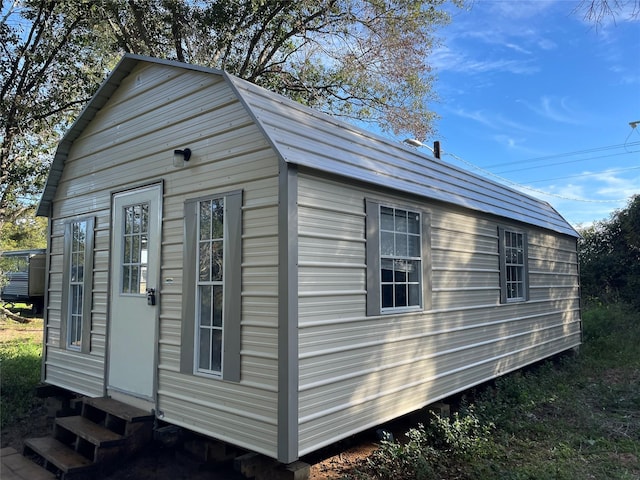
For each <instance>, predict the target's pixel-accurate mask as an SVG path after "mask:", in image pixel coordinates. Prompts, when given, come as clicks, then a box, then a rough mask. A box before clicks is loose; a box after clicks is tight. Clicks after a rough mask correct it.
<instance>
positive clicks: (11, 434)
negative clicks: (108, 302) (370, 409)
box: [0, 319, 376, 480]
mask: <svg viewBox="0 0 640 480" xmlns="http://www.w3.org/2000/svg"><path fill="white" fill-rule="evenodd" d="M16 338H20V339H24V340H25V341H26V340H27V339H30V340H32V341H37V342H39V341H41V338H42V321H41V320H40V321H38V320H37V319H35V320H34V321H33V322H31V323H28V324H17V323H15V322H11V321H9V322H7V321H0V342H5V341H7V340H12V339H16ZM48 410H49V409H47V407H46V404H45V401H44V400H41V399H34V405H33V408H32V409H31V412H30V414H29V415H26V416H24V417H22V418H20V419H17V420H16V421H15V422H13V423H11V424H10V425H9V426H8V427H6V428H3V429H2V431H0V447H2V448H4V447H9V446H10V447H13V448H15V449H16V450H17V451H18V452H21V451H22V447H23V443H24V440H25V439H27V438H34V437H43V436H47V435H49V434H50V433H51V431H52V426H53V417H52V416H50V415H49V414H48ZM375 441H376V437H375V432H374V431H368V432H364V433H362V434H361V435H358V436H355V437H353V438H350V439H348V440H346V441H342V442H338V443H336V444H335V445H333V446H331V447H328V448H326V449H324V450H322V451H320V452H317V453H315V454H313V455H310V456H308V457H306V458H303V459H301V460H302V461H305V462H307V463H309V464H311V477H310V479H311V480H337V479H340V478H342V477H343V476H344V474H345V473H347V472H348V471H349V470H350V469H351V468H353V467H354V466H355V465H356V463H357V462H358V461H360V460H362V459H364V458H366V457H367V456H368V455H369V454H370V453H371V452H372V451H373V450H374V449H375V448H376V444H375ZM100 478H101V480H182V479H184V480H187V479H189V480H243V479H244V478H245V477H244V476H242V475H240V473H238V472H237V471H235V469H234V466H233V461H232V460H231V461H227V462H221V463H218V464H205V463H203V462H200V461H197V460H194V459H193V458H192V457H191V456H190V455H189V454H187V453H186V452H185V451H184V450H183V449H181V448H180V446H179V445H178V446H172V447H164V446H161V445H159V444H154V445H153V446H151V447H150V448H149V449H148V450H147V451H145V452H143V453H142V454H140V455H138V456H137V457H136V458H133V459H130V460H127V461H126V462H123V464H122V465H118V466H113V469H112V470H111V472H110V473H108V474H105V475H102V476H101V477H100Z"/></svg>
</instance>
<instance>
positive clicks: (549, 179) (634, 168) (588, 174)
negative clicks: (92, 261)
mask: <svg viewBox="0 0 640 480" xmlns="http://www.w3.org/2000/svg"><path fill="white" fill-rule="evenodd" d="M638 151H640V150H638ZM638 169H640V166H638V167H627V168H617V169H613V170H603V171H602V172H590V173H577V174H575V175H567V176H566V177H555V178H547V179H544V180H533V181H531V182H527V183H526V184H527V185H529V184H531V183H540V182H550V181H552V180H564V179H566V178H577V177H591V176H594V175H602V174H603V173H620V172H626V171H628V170H638Z"/></svg>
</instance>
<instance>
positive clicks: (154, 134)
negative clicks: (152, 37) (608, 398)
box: [38, 55, 581, 463]
mask: <svg viewBox="0 0 640 480" xmlns="http://www.w3.org/2000/svg"><path fill="white" fill-rule="evenodd" d="M189 154H190V155H189ZM38 214H39V215H43V216H47V217H48V218H49V242H48V250H47V255H48V258H47V298H46V318H45V327H44V328H45V350H44V367H43V377H44V378H43V380H44V382H46V383H48V384H51V385H55V386H58V387H61V388H64V389H68V390H70V391H73V392H76V393H79V394H83V395H87V396H90V397H100V396H110V397H113V398H116V399H118V400H120V401H123V402H125V403H128V404H130V405H134V406H137V407H140V408H145V409H147V410H148V411H150V412H151V411H153V412H155V415H156V416H157V417H158V418H160V419H162V420H163V421H165V422H168V423H170V424H174V425H177V426H180V427H184V428H186V429H190V430H192V431H195V432H198V433H201V434H204V435H207V436H210V437H213V438H216V439H219V440H222V441H225V442H229V443H231V444H234V445H238V446H240V447H244V448H246V449H249V450H252V451H255V452H258V453H262V454H264V455H267V456H269V457H273V458H275V459H277V460H279V461H281V462H284V463H289V462H292V461H294V460H296V459H297V458H299V457H301V456H303V455H306V454H308V453H311V452H313V451H315V450H317V449H319V448H321V447H323V446H326V445H328V444H331V443H334V442H336V441H337V440H339V439H341V438H345V437H347V436H350V435H352V434H354V433H357V432H360V431H363V430H365V429H367V428H369V427H372V426H375V425H379V424H381V423H383V422H385V421H388V420H390V419H392V418H395V417H398V416H401V415H403V414H406V413H409V412H412V411H415V410H417V409H420V408H421V407H424V406H426V405H428V404H430V403H433V402H435V401H438V400H440V399H442V398H444V397H447V396H450V395H452V394H454V393H456V392H460V391H463V390H465V389H468V388H470V387H472V386H474V385H477V384H479V383H482V382H485V381H487V380H490V379H493V378H496V377H498V376H500V375H503V374H505V373H507V372H509V371H512V370H515V369H519V368H521V367H523V366H525V365H527V364H531V363H533V362H536V361H538V360H541V359H543V358H546V357H549V356H551V355H554V354H557V353H559V352H562V351H565V350H568V349H572V348H574V347H576V346H578V345H579V344H580V342H581V320H580V290H579V277H578V258H577V238H578V234H577V233H576V232H575V230H574V229H573V228H572V227H571V226H570V225H569V224H568V223H567V222H566V221H565V220H564V219H563V218H562V216H561V215H560V214H559V213H558V212H557V211H556V210H554V208H553V207H552V206H551V205H549V204H548V203H546V202H543V201H540V200H538V199H536V198H532V197H530V196H527V195H524V194H522V193H520V192H518V191H516V190H513V189H510V188H508V187H505V186H504V185H500V184H498V183H495V182H492V181H490V180H488V179H485V178H482V177H479V176H477V175H475V174H472V173H470V172H468V171H464V170H462V169H458V168H455V167H453V166H451V165H448V164H447V163H445V162H443V161H441V160H439V159H436V158H433V157H431V156H429V155H425V154H424V153H423V152H420V151H418V150H416V149H414V148H411V147H408V146H406V145H404V144H401V143H397V142H394V141H391V140H389V139H385V138H382V137H380V136H377V135H374V134H371V133H368V132H366V131H364V130H362V129H359V128H357V127H355V126H353V125H350V124H346V123H342V122H340V121H338V120H336V119H334V118H332V117H330V116H328V115H325V114H322V113H319V112H316V111H314V110H312V109H309V108H306V107H304V106H302V105H300V104H298V103H295V102H293V101H291V100H289V99H286V98H284V97H282V96H280V95H277V94H275V93H272V92H269V91H267V90H265V89H262V88H259V87H257V86H255V85H253V84H251V83H248V82H246V81H243V80H241V79H239V78H236V77H234V76H232V75H229V74H227V73H225V72H222V71H218V70H214V69H210V68H203V67H199V66H194V65H188V64H183V63H177V62H172V61H164V60H158V59H154V58H148V57H141V56H135V55H126V56H124V57H123V58H122V60H121V61H120V62H119V63H118V65H117V66H116V68H115V69H114V71H113V72H112V73H111V74H110V75H109V76H108V78H107V79H106V80H105V82H104V83H103V84H102V86H101V87H100V88H99V90H98V91H97V92H96V94H95V96H94V97H93V98H92V100H91V101H90V102H89V104H88V105H87V107H86V108H85V109H84V111H83V112H82V113H81V114H80V116H79V117H78V119H77V120H76V122H75V123H74V124H73V126H72V127H71V128H70V130H69V131H68V132H67V134H66V135H65V136H64V138H63V139H62V140H61V142H60V144H59V147H58V149H57V152H56V154H55V158H54V160H53V164H52V166H51V171H50V174H49V178H48V181H47V184H46V187H45V190H44V193H43V196H42V200H41V203H40V205H39V208H38Z"/></svg>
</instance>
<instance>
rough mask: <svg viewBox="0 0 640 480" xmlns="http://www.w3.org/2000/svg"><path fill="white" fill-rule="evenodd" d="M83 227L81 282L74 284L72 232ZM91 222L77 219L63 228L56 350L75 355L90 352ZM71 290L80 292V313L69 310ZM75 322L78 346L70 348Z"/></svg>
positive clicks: (93, 233)
mask: <svg viewBox="0 0 640 480" xmlns="http://www.w3.org/2000/svg"><path fill="white" fill-rule="evenodd" d="M79 224H85V242H84V262H83V264H82V269H83V277H82V281H74V279H73V276H72V273H71V269H72V261H73V258H74V250H73V248H74V242H73V233H74V232H73V230H74V226H75V225H79ZM94 236H95V218H94V217H81V218H75V219H72V220H69V221H67V222H66V223H65V224H64V253H63V262H64V263H63V264H64V268H63V274H62V308H61V310H62V311H61V319H62V321H61V331H60V348H63V349H65V350H70V351H75V352H79V353H90V351H91V308H92V301H93V295H92V284H93V254H94ZM73 287H80V288H81V290H82V300H81V302H82V306H81V308H80V309H75V310H74V308H73V307H72V301H73V300H74V296H73V294H72V291H73ZM74 316H75V318H76V319H79V325H78V327H79V329H80V335H79V338H80V345H79V346H76V345H72V343H71V335H72V333H73V332H72V330H73V324H74V322H73V318H72V317H74Z"/></svg>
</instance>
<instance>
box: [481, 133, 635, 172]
mask: <svg viewBox="0 0 640 480" xmlns="http://www.w3.org/2000/svg"><path fill="white" fill-rule="evenodd" d="M637 143H638V144H640V142H637ZM637 152H640V150H632V151H627V152H621V153H612V154H611V155H599V156H597V157H589V158H578V159H576V160H566V161H564V162H555V163H550V164H548V165H545V167H554V166H556V165H566V164H567V163H576V162H588V161H590V160H597V159H600V158H610V157H617V156H619V155H628V154H631V153H637ZM524 162H528V160H525V161H524ZM524 162H523V163H524ZM541 167H542V166H541V165H534V166H533V167H524V168H513V169H511V170H499V171H497V172H496V173H510V172H521V171H522V170H534V169H536V168H541ZM485 168H487V167H485ZM543 181H544V180H543Z"/></svg>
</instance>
